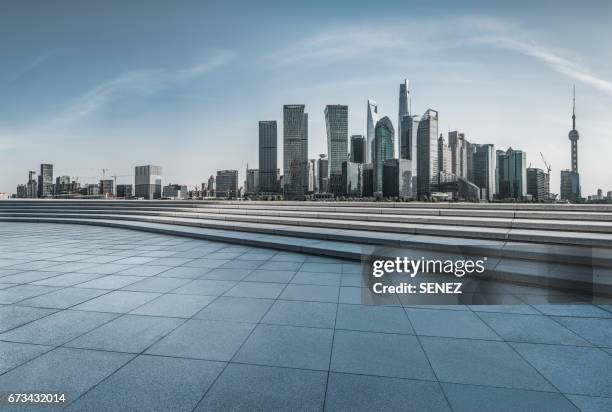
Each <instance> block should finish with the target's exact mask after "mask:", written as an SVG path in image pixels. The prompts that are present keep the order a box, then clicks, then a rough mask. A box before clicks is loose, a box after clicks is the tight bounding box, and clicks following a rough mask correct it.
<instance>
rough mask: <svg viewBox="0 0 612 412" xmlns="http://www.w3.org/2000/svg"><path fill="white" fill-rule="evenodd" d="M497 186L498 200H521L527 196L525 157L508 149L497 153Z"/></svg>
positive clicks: (519, 151)
mask: <svg viewBox="0 0 612 412" xmlns="http://www.w3.org/2000/svg"><path fill="white" fill-rule="evenodd" d="M497 185H498V192H499V195H498V196H499V198H500V199H502V200H503V199H517V200H520V199H523V198H524V197H525V195H526V194H527V155H526V153H525V152H523V151H521V150H513V149H512V148H509V149H508V150H507V151H505V152H504V151H502V150H498V151H497Z"/></svg>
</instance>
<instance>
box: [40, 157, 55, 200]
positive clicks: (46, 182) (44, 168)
mask: <svg viewBox="0 0 612 412" xmlns="http://www.w3.org/2000/svg"><path fill="white" fill-rule="evenodd" d="M52 195H53V165H52V164H48V163H42V164H41V165H40V174H39V175H38V197H47V196H52Z"/></svg>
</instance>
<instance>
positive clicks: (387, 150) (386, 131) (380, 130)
mask: <svg viewBox="0 0 612 412" xmlns="http://www.w3.org/2000/svg"><path fill="white" fill-rule="evenodd" d="M394 134H395V130H394V129H393V124H392V123H391V119H389V117H387V116H385V117H383V118H382V119H380V120H379V121H378V123H376V128H375V130H374V141H373V142H372V150H371V151H372V167H373V170H374V194H375V195H377V194H379V195H382V192H383V165H384V163H385V160H387V159H393V157H394V146H395V144H394Z"/></svg>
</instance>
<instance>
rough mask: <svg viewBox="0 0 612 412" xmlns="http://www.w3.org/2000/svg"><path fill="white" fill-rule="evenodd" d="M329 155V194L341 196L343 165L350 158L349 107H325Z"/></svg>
mask: <svg viewBox="0 0 612 412" xmlns="http://www.w3.org/2000/svg"><path fill="white" fill-rule="evenodd" d="M325 128H326V131H327V155H328V156H329V183H328V185H329V189H328V190H329V193H331V194H333V195H334V196H340V195H341V194H342V192H343V190H342V163H344V162H346V160H347V156H348V106H344V105H340V104H337V105H327V106H325Z"/></svg>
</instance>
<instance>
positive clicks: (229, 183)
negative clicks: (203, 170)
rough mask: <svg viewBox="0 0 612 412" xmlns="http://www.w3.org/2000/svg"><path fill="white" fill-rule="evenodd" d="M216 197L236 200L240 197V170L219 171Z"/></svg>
mask: <svg viewBox="0 0 612 412" xmlns="http://www.w3.org/2000/svg"><path fill="white" fill-rule="evenodd" d="M215 184H216V189H215V197H217V198H226V199H235V198H236V197H237V196H238V170H219V171H217V179H216V183H215Z"/></svg>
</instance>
